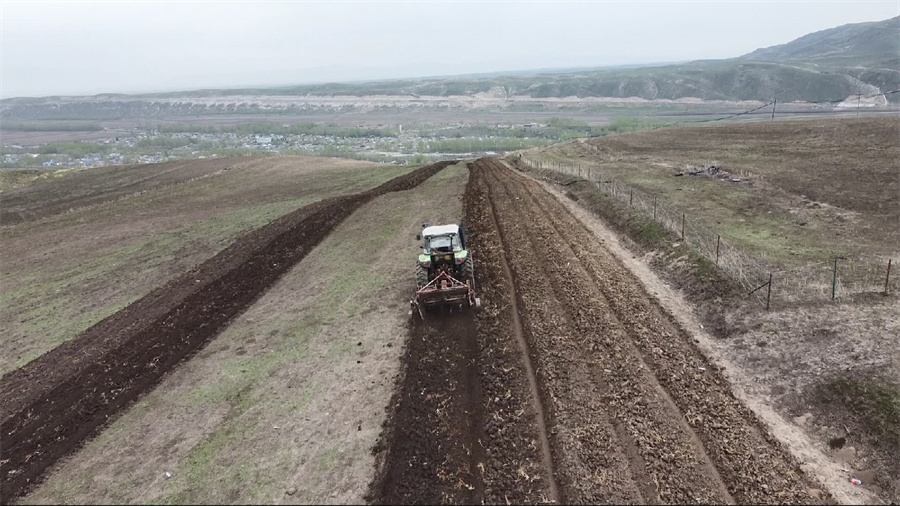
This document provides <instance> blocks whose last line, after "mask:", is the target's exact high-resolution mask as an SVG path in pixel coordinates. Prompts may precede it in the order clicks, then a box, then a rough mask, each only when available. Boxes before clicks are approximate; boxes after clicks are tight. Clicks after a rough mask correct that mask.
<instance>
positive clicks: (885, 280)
mask: <svg viewBox="0 0 900 506" xmlns="http://www.w3.org/2000/svg"><path fill="white" fill-rule="evenodd" d="M890 280H891V259H890V258H888V268H887V275H885V276H884V294H885V295H887V294H888V281H890Z"/></svg>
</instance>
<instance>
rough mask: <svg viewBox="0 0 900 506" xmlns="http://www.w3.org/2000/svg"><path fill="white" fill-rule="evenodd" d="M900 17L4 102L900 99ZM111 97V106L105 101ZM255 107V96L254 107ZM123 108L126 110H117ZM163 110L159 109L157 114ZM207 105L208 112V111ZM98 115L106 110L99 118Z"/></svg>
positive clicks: (140, 109)
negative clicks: (294, 82)
mask: <svg viewBox="0 0 900 506" xmlns="http://www.w3.org/2000/svg"><path fill="white" fill-rule="evenodd" d="M894 90H900V16H898V17H895V18H891V19H888V20H885V21H878V22H871V23H857V24H848V25H843V26H839V27H836V28H831V29H828V30H823V31H820V32H815V33H811V34H808V35H804V36H803V37H800V38H798V39H796V40H794V41H791V42H789V43H787V44H782V45H778V46H772V47H768V48H763V49H757V50H756V51H753V52H751V53H749V54H746V55H743V56H740V57H737V58H731V59H725V60H701V61H693V62H687V63H679V64H667V65H661V66H643V67H630V68H629V67H625V66H620V67H616V68H599V69H590V70H585V69H569V70H553V71H522V72H506V73H502V74H477V75H469V76H451V77H433V78H422V79H400V80H384V81H372V82H355V83H327V84H307V85H298V86H281V87H272V88H251V89H210V90H197V91H186V92H173V93H156V94H140V95H95V96H93V97H84V98H83V100H73V98H71V97H67V98H66V99H65V100H64V101H60V100H59V98H58V97H57V98H54V97H46V98H14V99H6V100H2V101H0V115H2V116H3V118H4V119H7V120H8V119H72V118H75V117H83V113H86V115H84V117H86V118H87V119H93V118H103V117H116V116H118V117H146V116H154V115H155V114H157V113H159V112H160V111H162V110H164V109H165V110H168V109H169V108H171V107H174V106H177V107H180V108H181V109H184V107H187V106H188V105H190V107H189V109H190V111H192V112H193V113H210V112H211V113H215V112H216V111H217V110H218V109H216V108H219V109H222V110H223V112H227V113H235V112H242V111H240V107H241V106H242V104H241V103H236V104H235V108H237V110H236V109H235V108H230V109H229V108H228V107H225V108H224V109H223V108H222V104H221V102H220V103H218V104H215V105H213V106H211V105H209V104H207V105H202V103H203V100H204V99H205V98H209V97H216V98H219V99H222V98H225V99H227V97H230V96H234V97H236V98H237V97H238V96H240V97H243V98H242V100H244V99H246V97H248V96H257V97H270V96H298V99H299V98H300V97H305V96H317V97H323V96H324V97H329V96H331V97H334V96H351V97H352V96H356V97H364V96H373V95H386V96H404V97H410V96H411V97H416V98H418V97H450V96H463V97H466V96H468V97H474V98H478V97H486V98H490V99H492V100H497V99H501V100H502V99H514V98H526V97H527V98H531V99H550V98H562V97H581V98H585V97H611V98H621V99H626V98H630V97H637V98H641V99H645V100H656V99H669V100H678V99H686V98H694V99H700V100H725V101H763V102H768V101H771V100H773V99H775V98H777V99H778V101H779V102H790V101H803V102H837V101H841V100H843V99H846V98H847V97H849V96H851V95H856V94H863V95H876V96H877V95H880V94H885V95H884V96H883V98H880V97H879V99H880V100H882V101H885V100H886V101H889V102H893V103H900V93H893V94H891V93H888V92H890V91H894ZM101 104H102V105H103V108H102V111H105V112H103V114H100V112H99V110H98V109H97V107H99V106H100V105H101ZM246 107H249V110H248V111H243V112H251V113H252V112H254V110H253V109H254V106H253V104H249V105H246ZM117 110H118V111H117ZM154 111H156V113H154ZM204 111H205V112H204ZM98 114H99V116H98Z"/></svg>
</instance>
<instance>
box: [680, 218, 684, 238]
mask: <svg viewBox="0 0 900 506" xmlns="http://www.w3.org/2000/svg"><path fill="white" fill-rule="evenodd" d="M681 240H682V241H683V240H684V213H681Z"/></svg>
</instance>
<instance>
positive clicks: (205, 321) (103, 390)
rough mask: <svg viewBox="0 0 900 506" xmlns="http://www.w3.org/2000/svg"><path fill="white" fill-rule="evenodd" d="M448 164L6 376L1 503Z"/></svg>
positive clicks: (316, 207)
mask: <svg viewBox="0 0 900 506" xmlns="http://www.w3.org/2000/svg"><path fill="white" fill-rule="evenodd" d="M451 163H454V162H440V163H437V164H434V165H431V166H428V167H423V168H422V169H419V170H416V171H413V172H411V173H409V174H407V175H404V176H400V177H397V178H395V179H393V180H391V181H388V182H387V183H385V184H383V185H381V186H379V187H377V188H375V189H373V190H370V191H367V192H363V193H357V194H351V195H347V196H342V197H335V198H329V199H325V200H322V201H320V202H317V203H316V204H312V205H310V206H306V207H303V208H301V209H298V210H296V211H295V212H293V213H289V214H287V215H285V216H283V217H281V218H279V219H277V220H275V221H273V222H272V223H269V224H268V225H266V226H264V227H261V228H259V229H257V230H254V231H253V232H251V233H249V234H247V235H245V236H243V237H242V238H240V239H239V240H238V241H236V242H235V243H234V244H233V245H232V246H230V247H228V248H226V249H225V250H223V251H222V252H220V253H219V254H217V255H216V256H214V257H213V258H211V259H209V260H207V261H206V262H204V263H202V264H201V265H199V266H197V267H196V268H194V269H193V270H191V271H190V272H188V273H186V274H185V275H183V276H181V277H180V278H178V279H176V280H174V281H172V282H170V283H168V284H166V285H164V286H162V287H160V288H158V289H157V290H155V291H153V292H152V293H150V294H149V295H147V296H146V297H144V298H142V299H140V300H138V301H136V302H135V303H133V304H131V305H130V306H128V307H126V308H125V309H123V310H122V311H120V312H118V313H116V314H114V315H112V316H110V317H109V318H107V319H105V320H103V321H101V322H100V323H98V324H97V325H95V326H93V327H91V328H90V329H88V330H87V331H85V332H84V333H82V334H80V335H79V336H77V337H75V338H73V339H72V340H70V341H68V342H66V343H65V344H63V345H61V346H59V347H57V348H54V349H53V350H51V351H50V352H48V353H46V354H44V355H42V356H41V357H39V358H38V359H36V360H34V361H32V362H30V363H28V364H27V365H25V366H24V367H21V368H19V369H16V370H14V371H12V372H11V373H9V374H6V375H4V376H3V378H2V383H0V399H2V408H3V409H2V412H3V418H2V421H0V431H2V434H3V444H2V448H0V487H2V492H3V494H2V498H0V499H2V502H4V503H8V502H9V501H11V500H12V499H13V498H15V497H17V496H19V495H21V494H22V493H24V492H25V491H26V490H27V489H28V487H29V486H30V485H32V484H34V483H35V482H36V481H37V480H39V479H40V477H41V476H42V475H43V473H44V471H45V470H46V469H47V468H48V467H49V466H50V465H52V464H53V463H55V462H56V461H57V460H58V459H60V458H61V457H63V456H64V455H66V454H68V453H70V452H71V451H72V450H73V449H75V448H77V447H78V446H79V445H80V444H81V443H82V442H83V441H84V440H85V439H86V438H88V437H90V436H92V435H94V434H95V433H96V432H97V431H98V430H100V429H101V428H102V427H103V426H104V425H105V424H106V423H107V421H108V420H109V419H110V418H111V417H114V416H115V415H116V414H118V413H119V412H120V411H121V410H122V409H124V408H125V407H126V406H128V405H129V403H131V402H132V401H134V400H135V399H136V398H138V397H139V396H140V395H141V394H143V393H145V392H146V391H148V390H149V389H151V388H153V387H154V386H155V385H156V384H157V383H158V382H159V381H160V380H161V378H162V377H163V375H164V374H166V373H167V372H168V371H169V370H171V369H172V368H173V367H175V366H176V365H177V364H178V363H179V362H181V361H183V360H185V359H187V358H189V357H191V356H192V355H194V354H195V353H196V352H197V351H199V350H200V349H201V348H202V347H203V346H204V345H205V344H206V343H208V342H209V341H210V340H211V339H212V338H213V337H215V336H216V335H218V333H219V332H221V331H222V330H223V329H224V328H225V327H227V326H228V324H229V323H230V322H231V321H232V320H233V319H234V317H235V316H237V315H238V314H240V313H241V312H242V311H243V310H245V309H246V308H247V307H248V306H249V305H250V304H252V303H253V302H254V301H255V300H256V299H257V298H258V297H259V296H260V295H261V294H262V293H264V292H265V291H266V290H267V289H268V288H269V287H270V286H271V285H272V284H273V283H274V282H275V281H276V280H277V279H278V278H279V277H280V276H281V275H282V274H284V273H285V272H287V271H288V270H289V269H290V268H291V267H293V266H294V265H295V264H296V263H297V262H299V261H300V260H302V259H303V258H304V257H305V256H306V254H307V253H309V251H310V250H312V248H314V247H315V246H316V245H317V244H318V243H319V242H320V241H321V240H322V239H323V238H324V237H325V236H326V235H328V233H329V232H330V231H331V230H332V229H333V228H334V227H335V226H336V225H337V224H339V223H341V221H343V220H344V219H345V218H346V217H347V216H349V215H350V214H351V213H352V212H353V211H355V210H356V209H357V208H358V207H359V206H361V205H362V204H364V203H366V202H368V201H370V200H372V199H373V198H375V197H377V196H379V195H383V194H385V193H388V192H393V191H401V190H407V189H410V188H413V187H415V186H417V185H418V184H420V183H421V182H422V181H424V180H425V179H427V178H429V177H430V176H432V175H433V174H435V173H436V172H438V171H440V170H441V169H443V168H444V167H446V166H447V165H449V164H451Z"/></svg>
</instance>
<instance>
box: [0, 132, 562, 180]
mask: <svg viewBox="0 0 900 506" xmlns="http://www.w3.org/2000/svg"><path fill="white" fill-rule="evenodd" d="M284 127H290V125H284ZM547 127H548V125H546V124H539V123H525V124H519V125H509V124H506V125H503V124H500V125H471V124H465V123H460V124H458V125H453V126H449V127H447V126H443V127H426V128H408V129H404V128H403V127H402V126H390V127H376V128H363V127H352V128H337V127H335V128H334V130H335V131H336V132H335V133H329V132H322V133H318V132H317V133H290V128H285V130H288V133H262V134H260V133H238V132H191V131H184V132H170V131H165V130H164V129H163V130H162V131H161V130H160V129H145V128H135V129H133V130H132V131H131V132H129V133H126V134H123V133H121V131H119V132H118V133H117V135H111V136H110V137H108V138H101V139H98V140H93V141H81V142H76V143H47V144H42V145H22V144H7V145H4V146H3V150H2V153H3V154H2V168H4V169H17V168H29V169H35V168H37V169H58V168H82V167H101V166H106V165H130V164H142V163H157V162H165V161H171V160H181V159H194V158H216V157H224V156H243V155H301V156H326V157H341V158H353V159H360V160H369V161H374V162H381V163H390V164H395V165H409V164H418V163H424V162H427V161H429V160H432V159H437V158H447V157H477V156H483V155H496V154H500V155H502V154H505V153H507V152H509V151H514V150H518V149H525V148H529V147H535V146H542V145H547V144H549V143H552V142H556V141H558V139H550V138H547V137H546V136H543V137H542V136H540V135H531V134H533V133H536V132H540V130H541V129H543V128H547ZM185 128H186V129H187V128H189V127H185ZM472 131H474V132H475V133H472ZM463 132H468V134H464V133H463Z"/></svg>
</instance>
